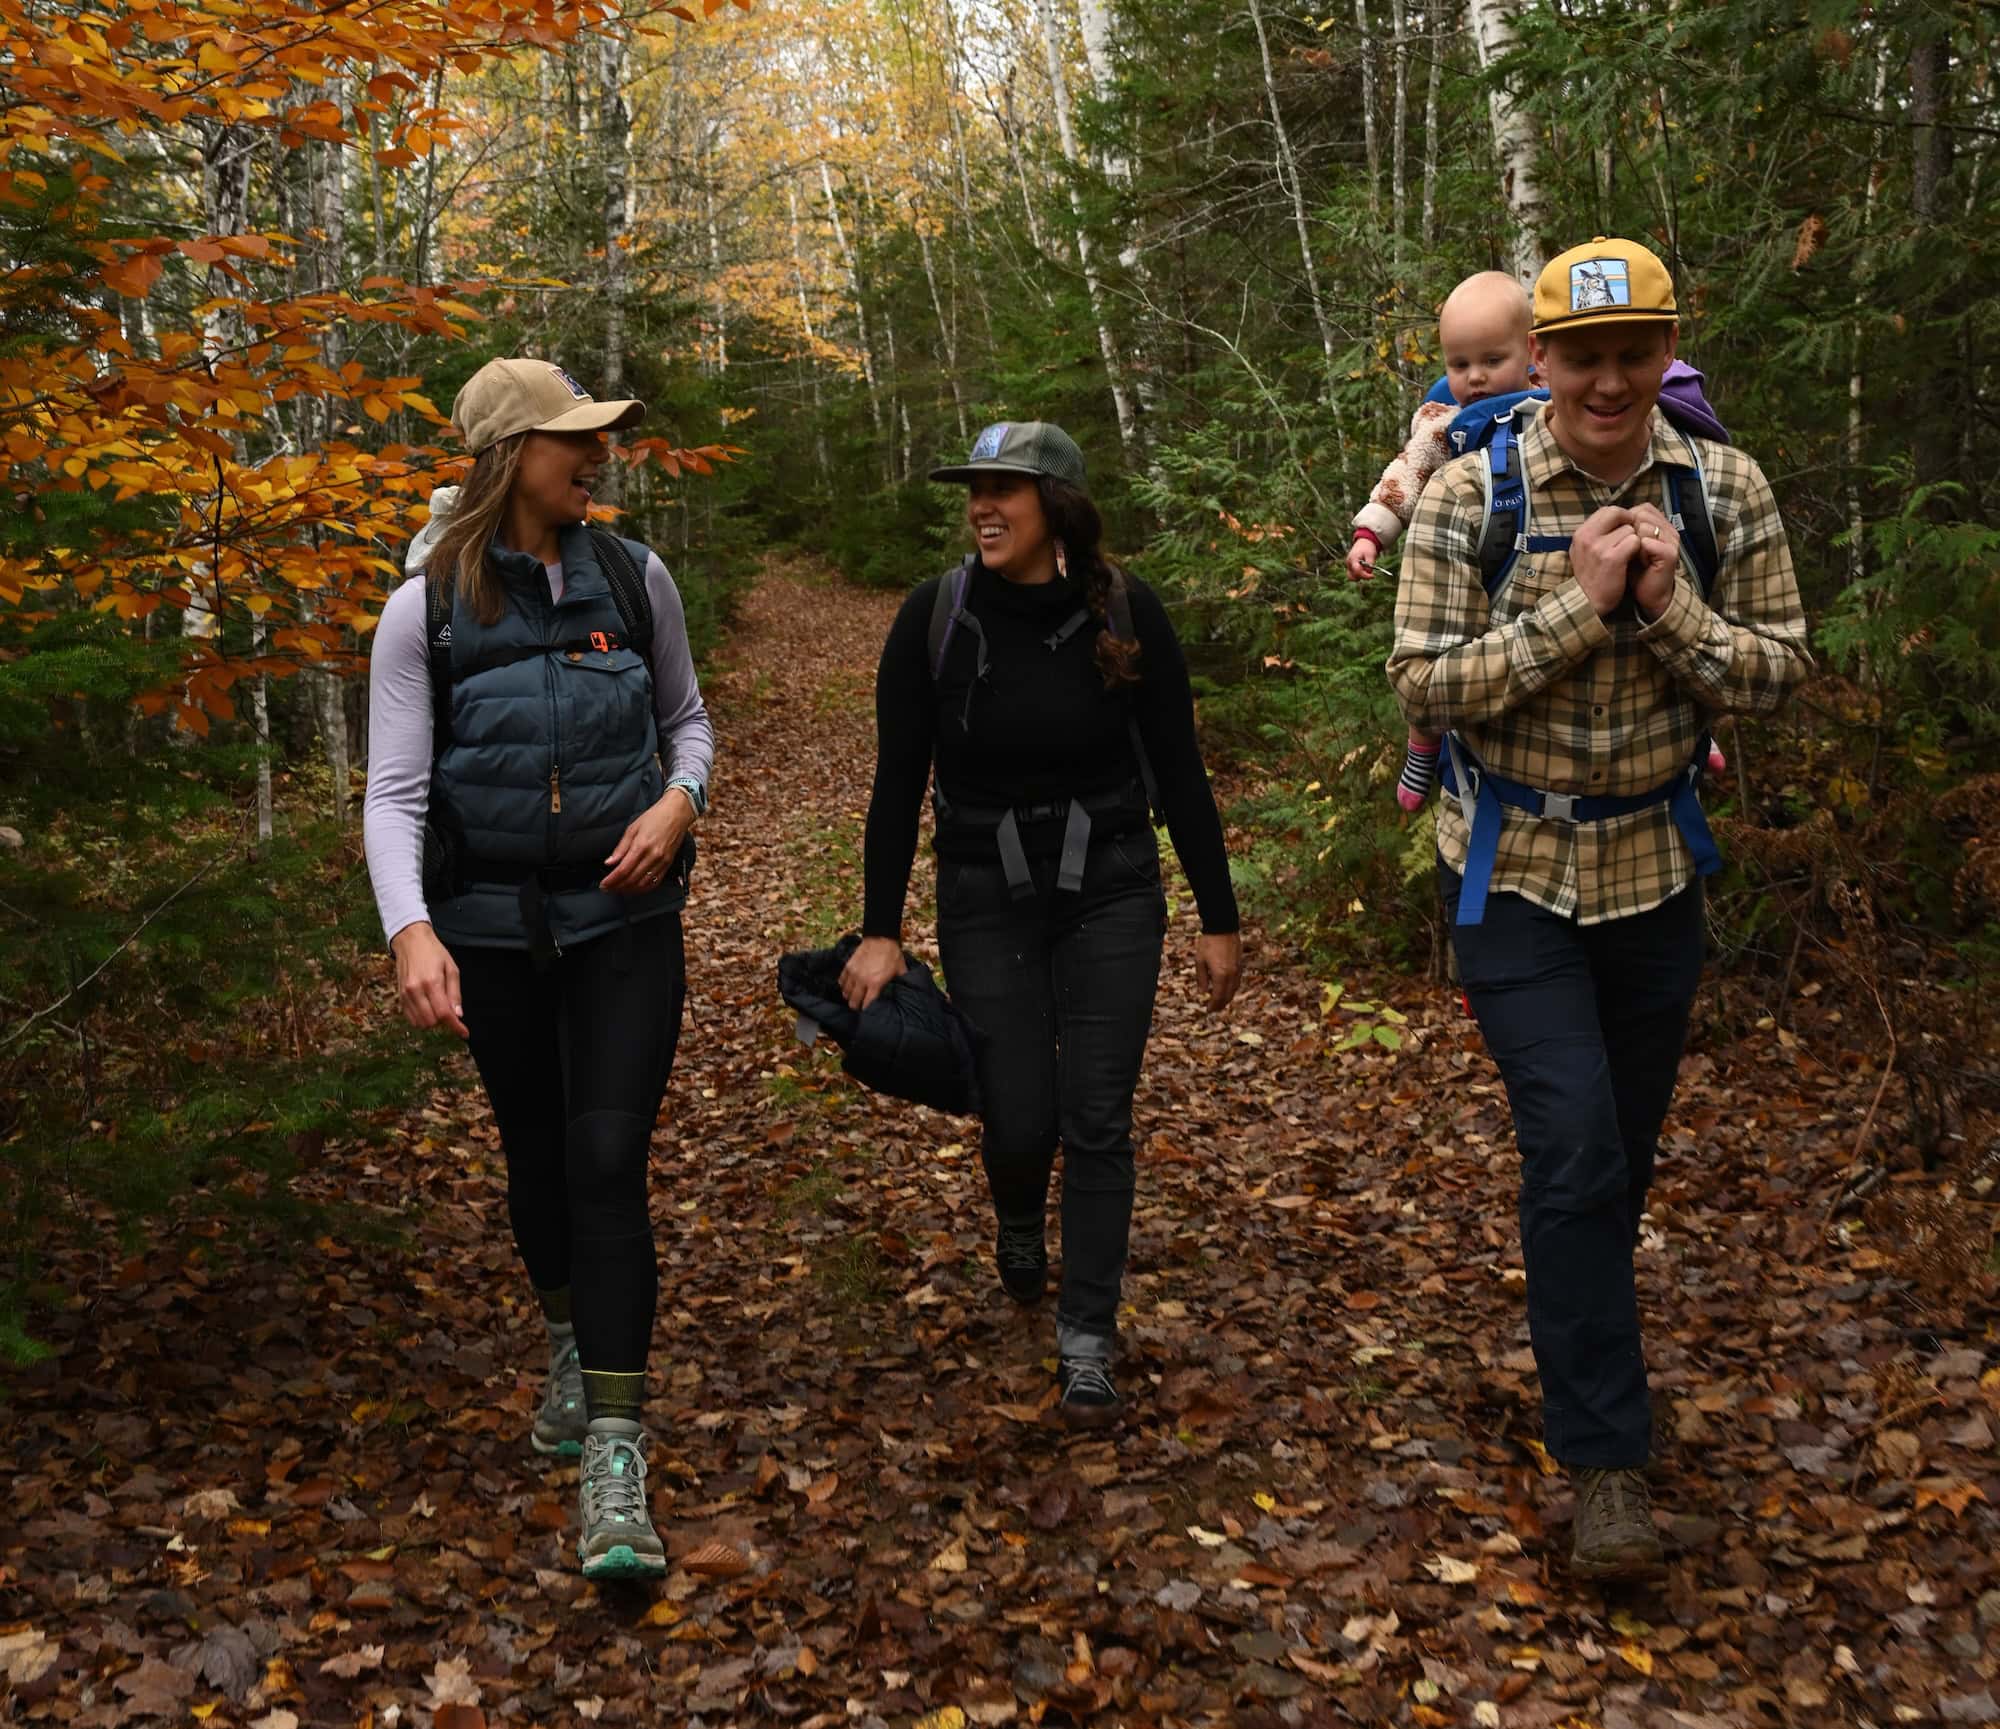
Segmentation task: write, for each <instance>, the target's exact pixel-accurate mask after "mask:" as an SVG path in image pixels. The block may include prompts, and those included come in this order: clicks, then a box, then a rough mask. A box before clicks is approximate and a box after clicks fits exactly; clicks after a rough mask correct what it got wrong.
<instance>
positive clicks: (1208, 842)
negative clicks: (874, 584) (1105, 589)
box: [862, 562, 1237, 937]
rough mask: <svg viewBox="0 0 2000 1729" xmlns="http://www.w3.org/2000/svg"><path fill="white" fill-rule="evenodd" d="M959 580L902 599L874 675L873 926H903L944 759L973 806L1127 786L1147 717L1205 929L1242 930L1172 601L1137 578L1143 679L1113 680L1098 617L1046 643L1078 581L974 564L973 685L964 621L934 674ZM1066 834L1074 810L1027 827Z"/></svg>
mask: <svg viewBox="0 0 2000 1729" xmlns="http://www.w3.org/2000/svg"><path fill="white" fill-rule="evenodd" d="M947 580H948V578H947V577H935V578H933V579H932V580H931V581H929V582H926V583H924V584H923V585H922V586H921V587H919V588H918V589H916V590H915V592H914V593H912V594H911V595H910V597H909V598H908V599H907V600H906V601H904V602H903V606H902V610H901V611H900V612H898V613H897V614H896V622H895V623H894V624H893V625H891V626H890V628H889V640H888V642H887V643H886V644H885V645H884V646H883V649H882V664H881V667H880V669H879V670H878V671H877V673H876V675H875V726H876V738H877V744H876V757H875V791H874V796H873V797H872V798H871V799H870V801H869V805H868V832H867V840H866V846H865V857H864V863H865V867H866V872H867V890H866V897H865V898H866V906H865V914H864V919H863V924H862V930H863V932H864V934H866V935H868V936H876V937H898V936H900V935H901V932H902V925H903V901H904V897H905V896H906V894H907V893H908V891H909V882H910V864H911V861H912V860H913V859H914V858H915V856H916V850H917V823H918V815H919V811H920V809H921V807H922V805H923V799H924V790H925V786H926V783H927V782H928V780H929V778H930V774H931V769H932V764H933V759H935V764H936V769H937V777H938V784H939V785H940V786H941V787H942V788H943V789H944V794H945V797H946V798H947V799H948V800H950V801H951V802H953V803H955V804H959V805H966V806H973V807H988V808H1000V807H1005V806H1017V807H1018V806H1022V805H1039V804H1050V803H1055V802H1057V801H1060V800H1066V799H1069V798H1072V797H1076V796H1078V795H1083V796H1089V795H1092V794H1104V793H1115V792H1117V791H1118V790H1119V789H1120V788H1121V787H1125V786H1128V785H1130V784H1131V783H1132V782H1134V781H1135V780H1137V779H1138V776H1139V763H1138V758H1137V756H1136V754H1135V753H1134V751H1133V749H1132V738H1131V731H1130V723H1131V722H1132V721H1133V720H1136V721H1137V723H1138V728H1139V736H1140V737H1141V738H1142V739H1144V741H1145V745H1146V755H1147V758H1148V760H1149V761H1150V762H1151V764H1152V769H1153V775H1154V779H1155V780H1156V782H1157V783H1158V786H1159V797H1160V808H1161V813H1162V814H1163V815H1164V816H1165V818H1166V823H1167V832H1168V834H1169V835H1170V836H1171V837H1172V839H1173V843H1174V851H1175V852H1176V853H1177V854H1178V855H1179V857H1180V861H1181V868H1182V869H1183V870H1184V871H1185V872H1186V873H1187V878H1188V883H1189V885H1190V886H1191V887H1192V888H1193V890H1194V896H1195V903H1196V905H1197V906H1198V907H1199V909H1200V912H1201V928H1202V929H1203V930H1204V931H1208V932H1226V931H1234V930H1235V929H1236V928H1237V913H1236V895H1235V891H1234V890H1233V889H1232V888H1231V886H1230V882H1229V858H1228V855H1227V853H1226V852H1225V851H1224V849H1223V840H1222V819H1221V818H1220V817H1219V816H1218V815H1217V814H1216V809H1215V796H1214V794H1213V793H1212V792H1210V790H1209V785H1208V771H1207V770H1206V769H1205V768H1203V766H1202V761H1201V747H1200V745H1199V744H1198V742H1197V741H1196V738H1195V730H1194V694H1193V691H1192V690H1191V689H1190V687H1189V685H1188V674H1187V662H1186V661H1185V660H1184V659H1183V658H1182V656H1181V645H1180V643H1179V641H1178V640H1177V639H1176V638H1175V636H1174V628H1173V625H1172V624H1171V623H1170V622H1169V621H1168V618H1167V613H1166V608H1165V607H1163V606H1162V605H1161V604H1160V601H1159V597H1158V596H1157V595H1155V594H1154V593H1153V591H1152V590H1151V589H1150V588H1148V587H1147V586H1146V585H1145V584H1144V583H1142V582H1140V581H1138V580H1137V579H1135V578H1131V577H1128V578H1127V579H1126V582H1127V587H1128V590H1129V592H1130V595H1131V605H1132V628H1133V631H1134V633H1135V634H1136V635H1137V637H1138V639H1139V647H1140V660H1139V672H1140V678H1139V682H1138V684H1137V685H1136V686H1128V687H1126V688H1125V689H1122V690H1116V691H1109V690H1106V689H1105V688H1104V679H1103V675H1102V674H1101V673H1099V671H1098V670H1097V665H1096V661H1095V658H1094V655H1095V648H1096V641H1097V632H1098V628H1099V627H1098V625H1097V622H1096V621H1095V620H1094V619H1093V620H1091V621H1089V622H1088V623H1086V624H1084V625H1083V626H1082V627H1081V628H1080V629H1078V630H1076V631H1075V632H1073V633H1072V634H1071V635H1070V636H1069V637H1068V638H1067V639H1066V640H1065V641H1063V642H1062V643H1061V644H1060V645H1058V646H1057V647H1056V648H1055V649H1053V650H1051V649H1050V648H1049V646H1048V638H1049V637H1050V636H1051V635H1053V634H1054V633H1055V632H1056V631H1057V630H1058V629H1059V628H1060V627H1061V626H1062V624H1063V623H1064V622H1065V621H1066V620H1067V619H1068V618H1069V617H1070V616H1071V615H1072V614H1073V613H1075V612H1076V610H1077V608H1078V607H1079V606H1081V605H1082V604H1083V590H1082V585H1081V584H1080V583H1078V582H1076V581H1075V580H1073V579H1058V580H1056V581H1054V582H1049V583H1041V584H1036V585H1027V584H1022V583H1015V582H1009V581H1008V580H1007V579H1006V578H1005V577H1003V576H999V575H996V574H995V573H994V572H992V571H990V570H987V569H986V568H985V567H984V566H983V565H980V564H978V563H976V562H975V563H974V565H973V570H972V583H971V587H970V589H969V590H968V592H967V595H966V603H965V604H966V610H967V611H968V612H970V613H972V614H973V615H974V616H975V617H977V618H978V620H979V623H980V625H981V627H982V628H983V629H984V631H985V633H986V654H987V667H988V671H987V677H986V679H985V681H984V682H981V683H979V685H978V688H977V689H974V688H973V685H974V675H975V669H976V668H977V666H978V645H977V639H976V638H975V636H974V634H973V633H972V631H970V630H969V629H967V628H966V627H965V626H964V625H963V624H961V625H960V626H959V628H958V629H957V630H956V631H954V632H953V634H952V638H951V641H950V644H949V645H948V647H947V648H946V651H945V665H944V669H943V672H942V674H941V675H940V676H939V678H938V679H937V681H936V683H935V684H933V682H932V679H931V669H930V660H929V654H930V648H929V639H930V627H931V614H932V610H933V608H934V607H935V606H936V604H937V593H938V588H939V586H940V584H942V583H944V582H945V581H947ZM968 693H969V694H970V697H971V702H970V705H969V707H968V704H967V696H968ZM1062 830H1063V825H1062V823H1061V822H1060V821H1051V822H1030V823H1023V824H1022V825H1021V839H1022V844H1023V846H1024V847H1025V848H1026V850H1027V851H1028V852H1029V853H1031V854H1048V853H1054V852H1059V851H1060V850H1061V847H1062ZM936 844H937V850H938V851H939V853H940V854H941V855H945V856H949V855H950V854H951V851H952V841H951V838H950V837H949V836H947V837H945V838H943V839H941V840H939V841H938V842H937V843H936ZM961 844H965V843H961ZM991 846H992V842H991V841H990V839H989V840H986V841H985V842H984V848H985V850H987V851H990V850H991ZM968 856H970V855H968ZM981 856H984V855H983V853H982V854H981Z"/></svg>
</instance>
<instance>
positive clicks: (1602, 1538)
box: [1569, 1471, 1666, 1579]
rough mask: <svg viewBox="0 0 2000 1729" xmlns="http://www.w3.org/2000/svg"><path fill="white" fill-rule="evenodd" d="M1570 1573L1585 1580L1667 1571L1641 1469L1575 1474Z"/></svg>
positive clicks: (1648, 1576) (1638, 1576)
mask: <svg viewBox="0 0 2000 1729" xmlns="http://www.w3.org/2000/svg"><path fill="white" fill-rule="evenodd" d="M1574 1476H1575V1479H1576V1516H1575V1518H1574V1519H1573V1520H1572V1521H1571V1524H1570V1535H1571V1543H1570V1557H1569V1564H1570V1570H1571V1571H1572V1572H1574V1573H1576V1574H1577V1575H1578V1576H1579V1577H1581V1578H1585V1579H1652V1578H1657V1577H1658V1576H1659V1575H1660V1574H1661V1573H1662V1572H1663V1571H1664V1570H1665V1568H1666V1555H1665V1553H1664V1551H1663V1550H1662V1549H1661V1548H1660V1535H1659V1533H1658V1532H1657V1531H1655V1530H1654V1529H1653V1496H1652V1492H1651V1491H1650V1490H1649V1489H1648V1488H1647V1487H1646V1473H1645V1472H1644V1471H1578V1472H1575V1473H1574Z"/></svg>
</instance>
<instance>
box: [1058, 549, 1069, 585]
mask: <svg viewBox="0 0 2000 1729" xmlns="http://www.w3.org/2000/svg"><path fill="white" fill-rule="evenodd" d="M1056 576H1057V577H1058V578H1059V579H1060V580H1061V581H1063V582H1067V581H1069V554H1068V552H1067V551H1065V550H1064V548H1063V543H1062V542H1061V541H1057V542H1056Z"/></svg>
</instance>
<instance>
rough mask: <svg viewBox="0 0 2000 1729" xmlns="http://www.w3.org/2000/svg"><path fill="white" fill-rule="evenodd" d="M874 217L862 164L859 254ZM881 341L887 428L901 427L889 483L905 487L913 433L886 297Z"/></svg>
mask: <svg viewBox="0 0 2000 1729" xmlns="http://www.w3.org/2000/svg"><path fill="white" fill-rule="evenodd" d="M874 216H875V177H874V175H873V174H872V173H870V172H869V170H868V168H867V166H866V164H864V165H863V166H862V169H861V204H860V207H859V210H858V212H857V214H856V217H855V223H854V232H855V237H856V238H857V239H858V240H859V241H860V242H861V247H862V251H863V252H864V253H865V252H866V251H867V247H868V234H867V228H866V227H865V226H864V225H865V224H871V223H872V222H873V220H874ZM882 342H883V359H884V360H886V361H887V362H888V377H887V378H886V380H885V381H884V382H885V383H886V384H887V385H888V387H889V425H890V426H891V428H892V429H893V428H894V427H896V426H898V425H900V426H901V428H902V434H903V438H902V446H901V448H902V457H903V460H902V463H901V465H900V467H898V468H896V469H895V470H893V471H892V473H891V475H890V479H891V481H892V482H893V483H895V484H898V485H903V486H907V485H908V484H909V481H910V469H911V467H912V464H913V460H914V457H913V452H914V450H915V445H916V437H915V434H914V433H912V431H911V430H910V405H909V403H908V402H907V401H905V400H904V397H903V374H902V368H901V367H900V366H899V365H898V364H897V360H896V304H895V302H894V301H893V300H892V299H890V298H889V297H888V296H887V295H884V296H883V298H882Z"/></svg>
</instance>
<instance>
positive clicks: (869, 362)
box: [819, 158, 888, 451]
mask: <svg viewBox="0 0 2000 1729" xmlns="http://www.w3.org/2000/svg"><path fill="white" fill-rule="evenodd" d="M819 183H820V187H821V189H822V190H823V191H824V192H825V193H826V213H827V215H828V216H829V217H831V218H832V220H833V238H834V243H835V244H836V245H837V246H839V248H840V262H841V264H842V266H843V267H844V268H845V270H846V272H847V294H848V298H849V299H850V300H852V301H853V302H854V322H855V325H856V327H857V328H858V329H859V330H860V332H861V376H862V379H863V380H864V381H865V382H866V384H867V386H868V414H869V418H870V419H871V420H873V421H874V423H875V438H876V441H877V442H878V443H883V439H884V436H885V435H884V430H883V425H882V390H881V386H880V385H879V384H877V382H876V380H875V345H874V344H873V342H871V341H870V340H869V335H868V303H867V301H866V300H864V299H863V298H862V295H861V273H860V272H859V271H858V270H856V269H855V268H854V248H853V247H851V246H849V245H848V244H847V228H846V225H845V224H844V223H842V221H841V220H840V200H839V199H837V198H836V197H834V195H833V171H832V170H831V169H830V168H828V167H827V165H826V162H825V160H824V158H822V159H821V162H820V165H819ZM887 448H888V446H887V444H886V443H883V449H884V450H885V451H886V450H887Z"/></svg>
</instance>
